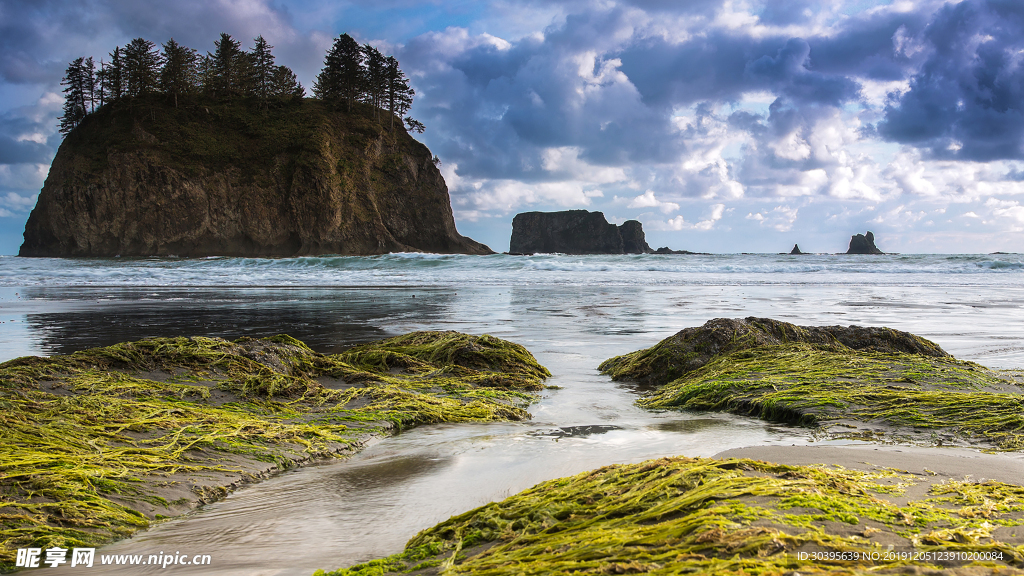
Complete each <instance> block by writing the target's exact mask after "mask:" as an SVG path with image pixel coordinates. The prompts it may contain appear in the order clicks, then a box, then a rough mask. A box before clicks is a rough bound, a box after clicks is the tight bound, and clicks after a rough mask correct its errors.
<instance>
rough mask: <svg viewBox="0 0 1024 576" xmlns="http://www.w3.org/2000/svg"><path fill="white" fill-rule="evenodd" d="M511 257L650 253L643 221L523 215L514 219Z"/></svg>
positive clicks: (582, 214) (578, 213) (577, 213)
mask: <svg viewBox="0 0 1024 576" xmlns="http://www.w3.org/2000/svg"><path fill="white" fill-rule="evenodd" d="M508 251H509V254H536V253H555V252H559V253H562V254H649V253H651V252H653V251H652V250H651V247H650V246H648V245H647V241H646V239H645V238H644V229H643V226H642V225H641V224H640V222H637V221H636V220H627V221H625V222H623V223H622V225H621V226H616V225H615V224H609V223H608V221H607V220H605V217H604V214H603V213H602V212H588V211H587V210H566V211H563V212H523V213H521V214H516V217H515V218H514V219H513V220H512V240H511V242H510V243H509V250H508Z"/></svg>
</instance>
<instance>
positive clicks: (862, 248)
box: [846, 231, 885, 254]
mask: <svg viewBox="0 0 1024 576" xmlns="http://www.w3.org/2000/svg"><path fill="white" fill-rule="evenodd" d="M846 253H847V254H885V252H882V251H881V250H879V249H878V247H877V246H875V235H874V234H872V233H871V232H870V231H868V233H867V234H857V235H855V236H853V237H852V238H850V249H849V250H847V251H846Z"/></svg>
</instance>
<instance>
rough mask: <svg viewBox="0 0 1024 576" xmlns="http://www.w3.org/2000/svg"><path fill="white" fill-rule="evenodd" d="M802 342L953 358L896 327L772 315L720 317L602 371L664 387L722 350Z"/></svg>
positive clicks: (615, 360)
mask: <svg viewBox="0 0 1024 576" xmlns="http://www.w3.org/2000/svg"><path fill="white" fill-rule="evenodd" d="M797 343H804V344H814V345H817V346H818V347H820V348H822V349H833V350H842V349H844V348H850V349H853V350H864V351H872V352H901V353H908V354H921V355H925V356H934V357H946V356H949V354H947V353H946V352H945V351H944V350H943V349H942V348H940V347H939V346H938V345H937V344H935V343H934V342H931V341H929V340H925V339H924V338H921V337H918V336H915V335H913V334H910V333H909V332H902V331H900V330H893V329H891V328H865V327H861V326H797V325H795V324H790V323H789V322H780V321H779V320H773V319H771V318H754V317H749V318H742V319H741V318H715V319H714V320H708V321H707V323H705V324H704V325H703V326H698V327H694V328H685V329H683V330H680V331H679V332H678V333H676V334H675V335H673V336H670V337H668V338H666V339H664V340H662V341H661V342H659V343H658V344H656V345H654V346H652V347H651V348H647V349H644V350H639V351H637V352H633V353H631V354H625V355H623V356H616V357H615V358H610V359H608V360H605V361H604V362H603V363H602V364H601V366H600V369H601V371H602V372H604V373H606V374H609V375H610V376H611V377H612V378H613V379H615V380H619V379H625V380H632V381H635V382H638V383H640V384H650V385H655V386H661V385H664V384H667V383H669V382H671V381H672V380H675V379H676V378H678V377H680V376H682V375H683V374H686V373H687V372H691V371H693V370H696V369H698V368H700V367H701V366H704V365H705V364H707V363H708V362H709V361H710V360H711V359H712V358H714V357H716V356H719V355H721V354H729V353H732V352H738V351H741V350H747V349H752V348H762V347H765V346H777V345H782V344H797Z"/></svg>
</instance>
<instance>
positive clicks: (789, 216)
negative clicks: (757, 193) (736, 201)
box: [746, 206, 800, 232]
mask: <svg viewBox="0 0 1024 576" xmlns="http://www.w3.org/2000/svg"><path fill="white" fill-rule="evenodd" d="M799 213H800V210H799V209H798V208H790V207H789V206H776V207H775V208H772V209H771V210H765V211H763V212H750V213H748V214H747V216H746V218H747V220H754V221H755V222H757V223H758V224H759V225H761V226H767V227H770V228H772V229H775V230H778V231H779V232H788V231H789V230H792V229H793V223H794V222H796V218H797V214H799Z"/></svg>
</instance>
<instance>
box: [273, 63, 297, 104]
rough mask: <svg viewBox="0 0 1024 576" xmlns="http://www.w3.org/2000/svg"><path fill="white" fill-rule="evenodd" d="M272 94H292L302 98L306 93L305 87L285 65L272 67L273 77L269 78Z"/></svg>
mask: <svg viewBox="0 0 1024 576" xmlns="http://www.w3.org/2000/svg"><path fill="white" fill-rule="evenodd" d="M271 86H272V91H273V94H274V96H294V97H296V98H302V97H304V96H305V95H306V89H305V88H303V87H302V83H301V82H299V79H298V78H296V77H295V72H292V69H291V68H289V67H287V66H278V67H277V68H275V69H274V77H273V78H272V80H271Z"/></svg>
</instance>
